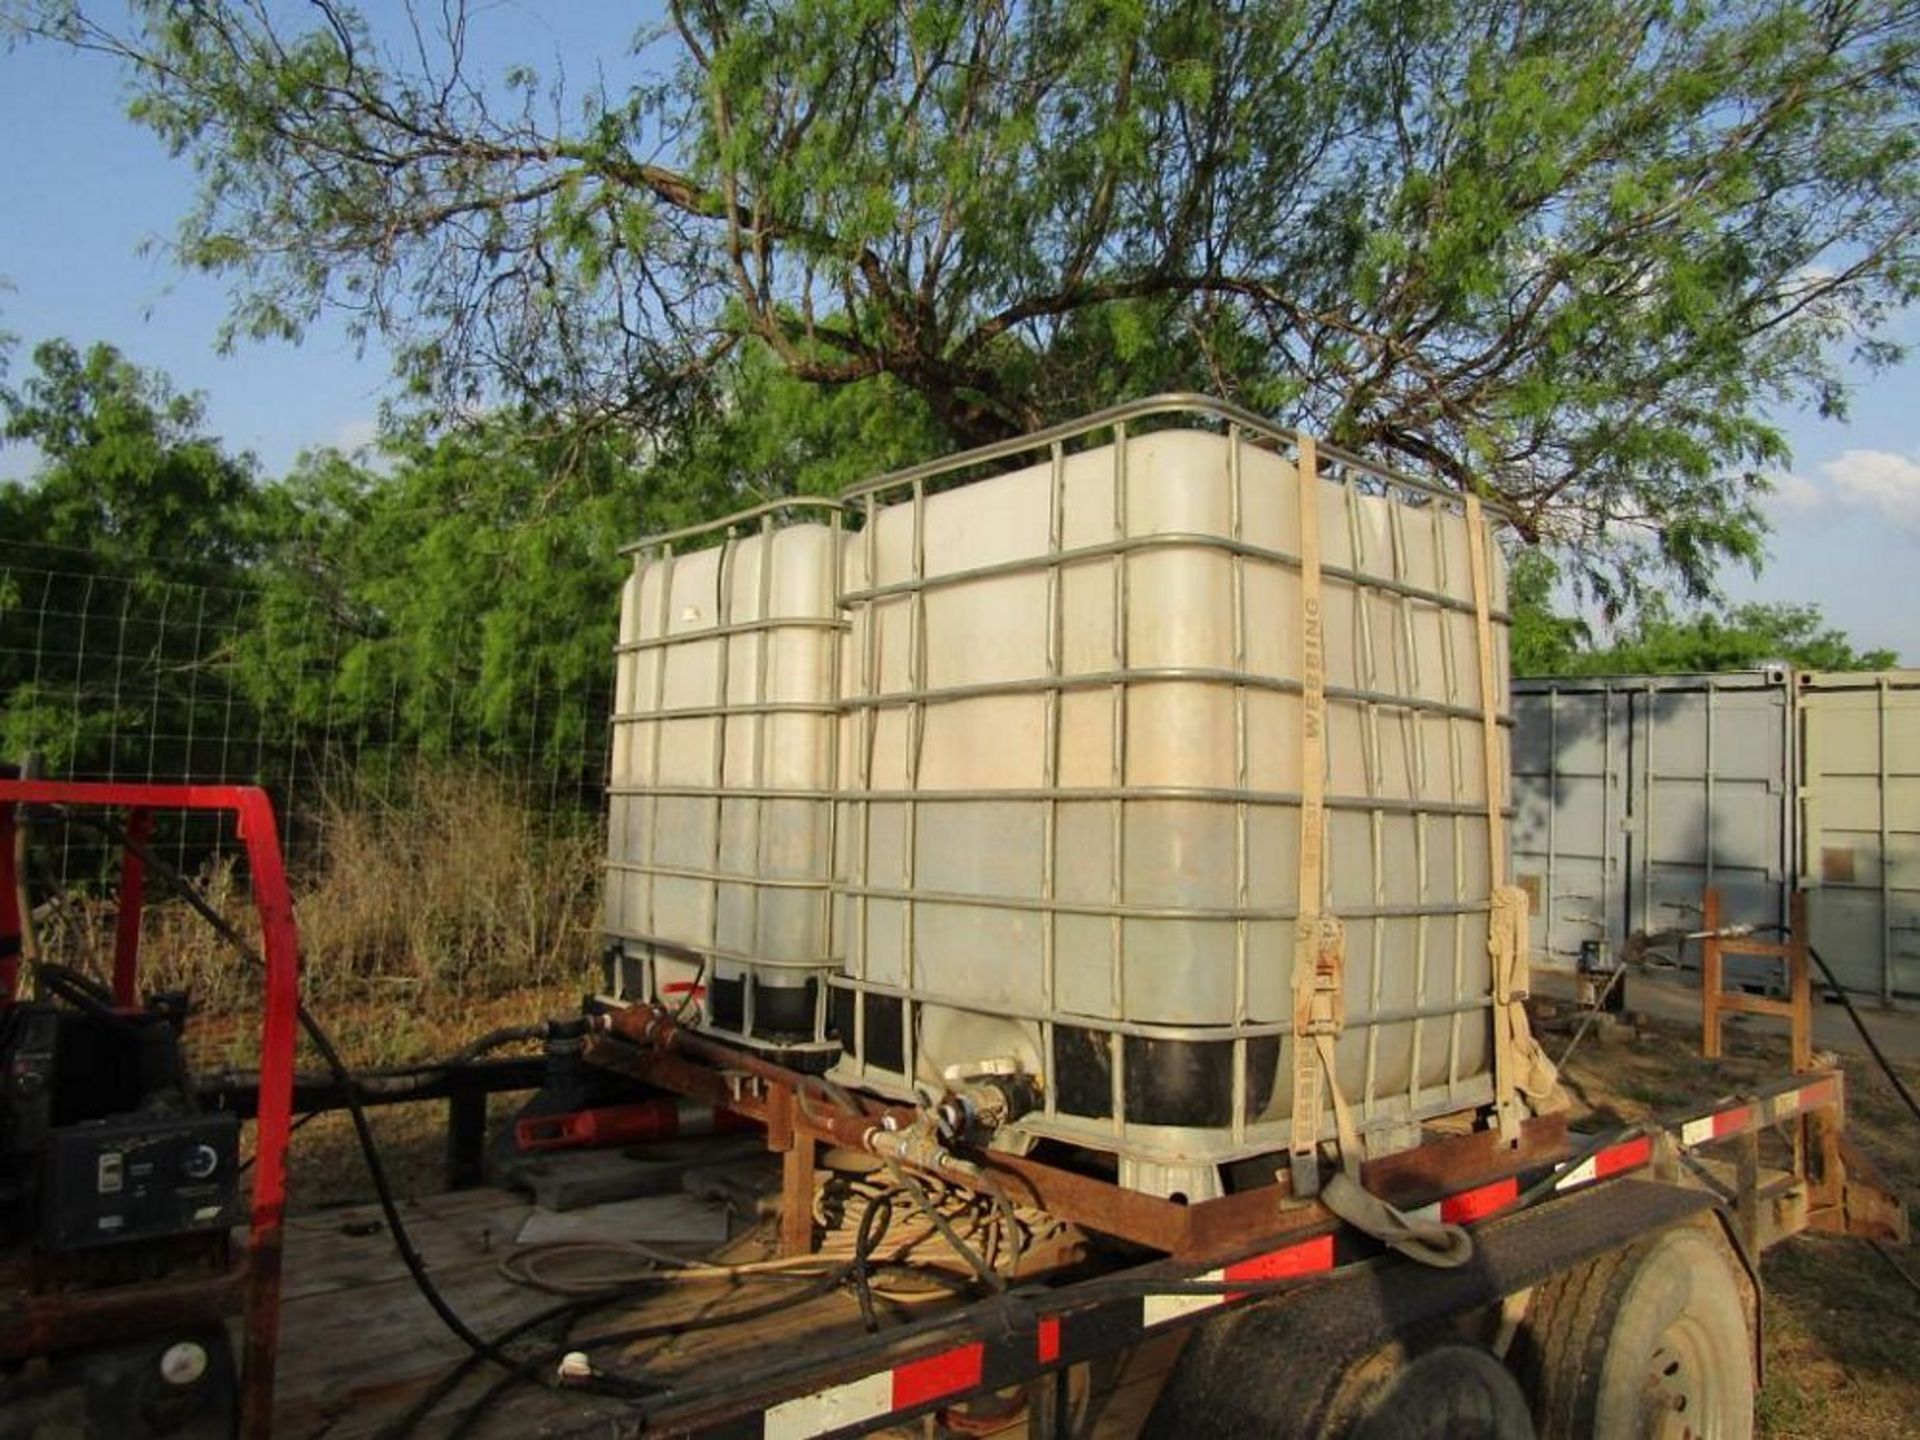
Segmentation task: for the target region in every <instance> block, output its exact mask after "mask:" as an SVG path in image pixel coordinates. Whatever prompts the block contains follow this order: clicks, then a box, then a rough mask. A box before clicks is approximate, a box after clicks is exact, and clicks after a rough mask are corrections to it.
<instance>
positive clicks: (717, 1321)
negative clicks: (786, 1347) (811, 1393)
mask: <svg viewBox="0 0 1920 1440" xmlns="http://www.w3.org/2000/svg"><path fill="white" fill-rule="evenodd" d="M849 1268H850V1267H849V1266H846V1265H841V1266H837V1267H836V1268H834V1269H833V1270H830V1271H827V1272H825V1273H824V1274H822V1275H820V1276H818V1277H817V1278H816V1279H815V1280H814V1281H813V1283H812V1284H810V1285H807V1286H806V1287H805V1288H804V1289H802V1290H801V1291H799V1293H797V1294H789V1295H782V1296H781V1297H780V1298H779V1299H777V1300H770V1301H767V1302H766V1303H764V1304H760V1305H745V1306H742V1307H740V1308H739V1309H737V1310H728V1311H725V1312H724V1313H721V1314H717V1315H696V1316H693V1317H691V1318H689V1319H682V1320H670V1321H661V1322H656V1323H654V1324H651V1325H632V1326H628V1327H626V1328H625V1329H621V1330H610V1331H608V1332H607V1333H605V1334H603V1335H595V1336H594V1337H593V1338H592V1339H590V1340H586V1341H582V1342H580V1343H578V1344H573V1343H568V1344H562V1345H558V1346H554V1347H551V1348H549V1349H546V1350H540V1351H536V1352H534V1353H533V1354H531V1355H528V1356H526V1357H525V1358H524V1359H522V1360H520V1361H519V1362H518V1363H517V1364H516V1365H515V1366H514V1367H513V1369H512V1370H511V1371H510V1372H509V1373H507V1374H505V1375H502V1376H501V1377H500V1378H499V1379H498V1380H496V1381H495V1382H494V1383H493V1385H492V1386H491V1387H490V1388H489V1389H488V1390H487V1391H486V1392H485V1393H484V1394H482V1395H481V1396H480V1397H479V1399H477V1400H476V1401H475V1402H474V1403H473V1404H472V1405H471V1406H470V1407H468V1409H467V1411H466V1413H465V1414H463V1415H462V1416H461V1417H460V1419H459V1420H458V1421H457V1422H456V1424H455V1425H454V1428H453V1429H452V1430H451V1431H450V1432H448V1435H447V1440H463V1437H465V1436H468V1435H471V1434H472V1433H473V1430H474V1427H475V1426H476V1425H478V1424H479V1423H480V1422H481V1420H482V1419H483V1418H484V1417H485V1416H486V1414H487V1412H488V1411H489V1410H490V1409H491V1408H492V1407H493V1405H494V1404H495V1403H496V1402H497V1401H498V1400H499V1398H500V1396H501V1395H503V1394H505V1393H506V1391H507V1389H508V1387H509V1386H511V1385H513V1384H515V1383H516V1382H520V1383H529V1384H534V1385H539V1386H541V1388H543V1389H551V1390H556V1391H557V1392H558V1393H562V1394H564V1393H565V1390H566V1389H577V1388H584V1387H582V1386H581V1385H580V1382H577V1381H576V1382H573V1383H571V1384H570V1385H568V1386H567V1387H565V1388H562V1387H559V1386H555V1385H550V1384H548V1383H547V1382H545V1381H543V1380H541V1379H540V1378H539V1371H540V1370H541V1369H543V1368H546V1367H550V1366H552V1365H554V1364H556V1363H557V1362H558V1361H559V1360H560V1359H561V1358H562V1357H563V1356H565V1355H567V1354H570V1353H571V1352H573V1351H575V1350H579V1351H582V1352H584V1353H587V1354H591V1353H592V1352H593V1351H596V1350H609V1349H612V1348H613V1347H614V1346H617V1345H630V1344H632V1343H634V1342H635V1341H637V1340H655V1339H660V1338H662V1337H665V1336H670V1335H684V1334H687V1333H689V1332H691V1331H694V1330H712V1329H716V1328H717V1327H719V1326H722V1325H731V1324H736V1323H738V1322H740V1321H743V1320H757V1319H759V1318H761V1317H762V1316H765V1315H775V1314H778V1313H779V1312H780V1311H782V1310H785V1309H787V1308H789V1307H790V1306H793V1305H797V1304H800V1303H802V1302H804V1301H807V1300H812V1299H816V1298H817V1297H819V1296H821V1295H825V1294H827V1293H828V1292H830V1291H831V1290H833V1289H834V1288H835V1287H836V1286H838V1285H839V1284H840V1283H841V1282H842V1281H843V1280H845V1279H846V1277H847V1272H848V1270H849ZM607 1299H608V1297H604V1296H602V1297H592V1298H591V1299H589V1300H587V1301H574V1302H572V1305H571V1307H569V1308H575V1309H580V1308H585V1307H587V1306H591V1305H598V1304H605V1303H606V1302H607ZM894 1333H895V1332H892V1331H889V1332H888V1337H889V1339H891V1337H892V1335H893V1334H894ZM595 1379H596V1380H597V1381H599V1382H601V1384H602V1385H603V1386H605V1387H606V1388H604V1389H602V1390H601V1391H600V1392H599V1393H601V1394H607V1393H610V1392H611V1393H616V1394H624V1397H625V1398H629V1399H638V1398H641V1397H643V1396H644V1397H647V1398H652V1397H654V1396H657V1395H658V1394H660V1393H661V1392H660V1391H659V1389H658V1387H654V1386H648V1385H646V1384H645V1383H644V1382H642V1381H638V1380H631V1379H628V1378H626V1377H624V1376H618V1375H609V1374H605V1373H596V1375H595ZM726 1388H727V1389H736V1388H738V1384H737V1381H736V1380H734V1379H732V1378H729V1380H728V1381H727V1384H726ZM409 1428H410V1427H409ZM405 1433H407V1432H406V1431H401V1432H399V1434H402V1435H404V1434H405ZM383 1440H387V1437H383Z"/></svg>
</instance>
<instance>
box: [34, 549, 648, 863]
mask: <svg viewBox="0 0 1920 1440" xmlns="http://www.w3.org/2000/svg"><path fill="white" fill-rule="evenodd" d="M608 603H609V618H611V609H612V606H613V603H614V601H613V597H612V596H611V595H610V596H609V599H608ZM448 623H449V626H451V627H455V628H456V629H457V628H458V627H460V626H463V625H467V624H474V623H477V622H475V621H473V620H472V619H471V617H457V616H456V617H449V622H448ZM454 640H455V643H451V644H447V645H443V646H441V647H439V652H440V654H441V655H442V656H443V657H444V656H445V655H446V654H448V653H452V654H456V655H457V654H460V653H461V652H462V648H463V647H462V645H461V644H460V643H458V637H457V636H456V637H454ZM386 643H388V642H387V641H385V640H384V639H383V637H381V636H379V635H377V634H370V633H368V630H367V628H366V626H365V625H364V623H362V622H358V621H356V620H354V619H352V618H349V617H344V616H337V615H334V614H332V613H330V611H329V607H328V606H327V605H326V603H325V602H324V601H323V600H321V599H318V598H304V599H302V598H292V599H290V598H289V596H288V594H286V593H284V592H283V593H277V594H276V593H272V592H270V591H269V590H267V589H265V588H254V587H250V586H247V585H235V584H230V583H212V582H209V581H207V580H205V579H204V578H202V577H200V576H197V575H195V574H194V573H193V571H192V569H191V568H190V567H184V566H172V567H167V566H152V565H147V564H142V565H141V566H140V567H139V570H138V573H129V572H128V571H127V570H124V569H116V568H114V567H113V566H111V565H109V564H105V563H102V562H101V561H100V560H99V559H98V558H97V557H95V556H94V555H91V554H89V553H87V552H82V551H67V550H59V549H57V548H54V547H48V546H44V545H33V546H28V545H23V544H20V543H17V542H14V541H9V540H6V539H4V538H0V761H6V762H10V763H15V764H18V763H22V762H24V761H27V760H29V758H31V760H32V762H33V763H35V764H37V765H38V766H39V768H40V770H41V771H42V773H44V774H46V775H47V776H49V777H50V778H62V779H77V780H112V781H147V782H194V783H205V784H212V783H239V784H253V785H260V786H263V787H265V788H266V789H267V791H268V792H269V793H270V794H271V796H272V797H273V800H274V803H275V808H276V811H277V813H278V815H279V817H280V821H281V828H282V832H283V844H284V846H285V848H286V851H287V854H288V858H289V863H290V865H291V867H292V868H293V870H294V872H295V874H296V876H298V875H299V874H301V873H302V872H303V871H310V870H311V869H312V867H313V866H314V865H315V864H316V862H317V861H318V860H319V858H320V857H321V855H322V853H323V851H324V846H325V844H326V837H327V828H328V823H329V816H330V815H333V814H336V813H337V812H338V809H339V807H341V806H344V805H357V806H360V807H363V808H364V807H368V806H372V807H382V806H393V805H399V804H402V803H404V802H405V800H406V798H407V795H408V793H409V791H410V788H411V787H412V786H414V785H415V784H416V783H417V782H418V780H419V777H420V776H421V775H423V774H426V773H432V774H434V775H435V776H437V777H439V778H440V780H441V782H442V783H443V784H444V780H445V777H446V776H447V775H449V774H451V775H457V776H461V777H465V778H466V779H467V780H468V781H470V782H471V783H473V784H475V785H485V786H488V787H492V788H494V789H496V790H498V789H500V788H505V789H506V790H508V791H510V792H511V793H512V794H513V795H514V796H515V797H516V798H517V800H518V802H519V803H518V805H517V806H516V807H514V808H515V811H516V813H517V814H518V815H520V816H521V817H523V820H522V823H525V824H527V825H528V826H531V827H536V828H549V829H552V828H558V827H567V828H568V829H569V830H570V831H573V832H577V830H578V828H579V827H580V826H581V825H583V824H585V823H588V822H589V820H590V818H591V817H592V816H593V815H595V814H596V813H597V812H598V809H599V806H600V804H601V791H602V787H603V785H604V781H605V769H606V744H607V741H606V717H607V716H608V714H609V711H610V701H611V695H610V687H611V683H612V656H611V653H610V647H609V654H608V656H607V664H606V667H605V673H604V674H599V673H596V674H593V675H590V676H587V677H584V678H581V679H576V680H572V681H568V682H563V681H561V680H560V679H558V678H556V677H553V676H551V675H548V674H544V673H542V671H541V669H540V666H539V663H538V661H537V659H534V660H530V661H529V662H528V663H527V664H525V665H522V666H520V667H519V668H518V669H517V670H516V672H515V673H513V674H512V675H511V676H510V677H508V680H507V682H506V683H505V684H504V685H503V683H502V681H501V679H500V677H499V676H498V675H493V676H488V675H486V674H484V673H483V669H482V664H481V660H480V654H481V647H480V645H479V644H478V642H477V639H476V642H475V643H474V645H473V646H472V647H471V653H472V654H473V656H474V659H473V662H472V663H471V664H462V663H454V664H452V665H449V664H447V663H445V662H444V659H443V660H442V662H441V663H440V664H438V665H437V666H435V667H433V669H432V670H431V671H430V672H429V673H424V674H423V673H421V672H420V671H419V670H418V669H410V668H409V666H408V665H407V664H405V663H403V662H404V658H405V657H404V656H402V657H399V660H400V662H401V663H396V659H395V657H394V656H393V655H391V654H387V653H384V652H383V651H382V648H381V647H382V646H383V644H386ZM496 813H497V812H496ZM156 821H157V829H156V833H155V838H154V842H153V843H154V846H155V848H156V850H157V851H158V852H159V853H160V854H161V855H163V856H164V857H166V858H168V859H170V860H171V861H172V863H174V864H175V865H176V866H178V867H180V868H181V869H183V870H185V871H188V872H195V871H200V870H203V869H204V868H206V867H207V866H209V865H210V864H216V863H218V862H220V861H223V860H227V861H235V862H237V861H238V859H239V855H240V852H239V848H238V846H237V843H236V837H234V836H233V835H232V834H231V833H229V830H228V828H227V822H226V821H225V820H224V819H223V818H222V817H217V816H210V815H178V814H167V815H159V816H156ZM33 851H34V855H35V859H36V863H37V864H38V865H39V866H40V867H41V871H42V873H43V875H45V876H46V877H47V878H49V879H57V880H58V881H59V882H60V883H61V884H63V885H65V886H67V887H69V888H75V887H79V888H85V887H89V886H93V885H96V884H98V883H100V882H101V881H102V880H103V879H104V878H105V876H106V873H107V866H108V865H109V864H110V863H117V856H118V851H117V848H116V847H114V846H112V845H111V844H109V843H108V842H106V841H105V840H104V839H103V838H102V837H101V836H100V835H99V834H98V833H97V832H95V831H93V830H90V829H88V828H86V827H85V826H84V825H82V824H79V823H77V822H75V821H73V820H71V819H63V818H60V817H49V816H41V817H38V818H37V819H36V821H35V826H34V844H33Z"/></svg>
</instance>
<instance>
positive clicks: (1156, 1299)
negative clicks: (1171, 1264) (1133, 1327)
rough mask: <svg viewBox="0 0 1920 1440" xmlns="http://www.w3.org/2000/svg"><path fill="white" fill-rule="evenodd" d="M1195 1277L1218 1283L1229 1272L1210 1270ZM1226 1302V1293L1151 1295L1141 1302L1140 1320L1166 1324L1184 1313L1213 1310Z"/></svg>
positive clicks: (1145, 1322)
mask: <svg viewBox="0 0 1920 1440" xmlns="http://www.w3.org/2000/svg"><path fill="white" fill-rule="evenodd" d="M1193 1278H1194V1279H1196V1280H1205V1281H1207V1282H1208V1283H1210V1284H1216V1285H1217V1284H1219V1283H1220V1282H1221V1281H1222V1280H1225V1279H1226V1278H1227V1272H1226V1271H1224V1270H1209V1271H1207V1273H1206V1274H1204V1275H1196V1276H1194V1277H1193ZM1226 1303H1227V1297H1226V1296H1224V1295H1149V1296H1147V1297H1146V1299H1145V1300H1144V1301H1143V1302H1142V1303H1141V1306H1140V1320H1141V1323H1142V1324H1143V1325H1164V1324H1166V1323H1167V1321H1169V1320H1178V1319H1179V1318H1180V1317H1181V1316H1182V1315H1192V1314H1194V1313H1195V1312H1196V1311H1200V1310H1211V1309H1212V1308H1213V1307H1214V1306H1216V1305H1224V1304H1226Z"/></svg>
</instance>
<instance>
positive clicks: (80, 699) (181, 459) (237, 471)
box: [0, 341, 262, 774]
mask: <svg viewBox="0 0 1920 1440" xmlns="http://www.w3.org/2000/svg"><path fill="white" fill-rule="evenodd" d="M32 358H33V365H34V371H33V373H32V374H31V375H29V376H28V378H27V379H26V380H25V381H24V382H23V383H22V384H21V386H20V387H19V388H18V389H17V390H13V389H7V388H0V420H3V421H4V425H3V426H0V435H4V437H5V438H6V439H7V440H9V441H14V442H22V443H28V444H31V445H33V446H35V447H36V448H37V449H38V451H39V454H40V459H41V463H40V466H39V469H38V471H37V473H36V474H35V475H34V477H33V478H32V479H31V480H30V481H27V482H19V481H10V482H7V483H5V484H0V755H4V756H6V757H8V758H17V757H19V756H22V755H26V754H31V753H37V754H40V755H42V756H43V757H45V760H46V762H47V764H48V765H49V767H50V768H51V769H53V770H54V771H56V772H58V773H62V774H101V773H105V772H107V771H109V770H111V769H114V768H116V767H117V766H118V765H120V764H123V763H124V764H126V765H128V766H130V767H132V768H134V769H138V770H148V771H149V772H150V770H151V762H152V761H153V760H154V758H155V757H154V755H153V754H152V749H153V747H154V746H155V745H156V744H159V743H162V742H159V741H157V740H155V739H154V738H153V737H166V739H165V741H164V744H165V745H166V746H167V747H168V748H169V751H170V753H169V755H168V757H167V759H168V763H170V764H173V765H177V766H180V767H181V768H182V769H185V768H188V761H189V757H190V755H191V752H192V751H193V746H194V736H195V731H194V727H193V725H192V724H191V722H190V720H189V718H188V717H189V715H190V714H191V712H193V711H194V710H195V709H196V708H197V707H198V706H200V705H203V704H214V703H217V698H216V697H218V696H219V695H220V694H221V691H220V689H219V683H220V682H219V680H218V679H217V677H216V676H215V675H214V674H213V673H212V669H213V667H211V666H210V664H209V663H208V662H209V661H210V659H211V656H212V652H213V651H214V650H216V649H217V648H218V644H219V637H221V636H222V635H224V634H225V633H226V632H227V631H228V630H229V629H230V628H231V627H232V626H233V625H234V624H235V623H236V620H237V617H238V616H239V614H240V613H241V612H242V610H243V609H244V608H245V604H246V601H247V596H246V594H245V592H244V591H243V590H242V589H240V588H238V587H240V586H242V585H243V584H244V580H245V575H246V567H247V566H248V565H249V564H250V563H251V561H252V560H253V559H254V558H255V557H256V556H257V554H258V553H259V546H260V542H261V538H262V532H261V520H262V516H261V512H260V509H259V503H258V502H259V499H260V496H259V492H258V490H257V489H256V487H255V484H254V480H253V467H252V463H251V461H250V460H247V459H245V458H241V459H235V458H233V457H231V456H229V455H227V454H226V453H225V452H224V451H223V450H222V449H221V447H220V445H219V443H218V442H217V441H215V440H213V439H211V438H209V437H207V436H206V435H204V434H202V433H201V430H200V424H201V412H200V407H199V404H198V403H197V402H196V401H195V400H194V399H192V398H191V397H188V396H182V395H178V394H175V393H174V392H173V390H172V388H171V387H170V386H169V385H168V384H167V383H166V381H165V380H164V379H162V378H160V377H158V376H155V375H152V374H150V373H147V372H143V371H141V370H140V369H138V368H137V367H135V366H134V365H132V364H130V363H129V362H128V361H127V360H126V359H125V358H124V357H123V356H121V355H120V353H119V352H118V351H116V350H115V349H114V348H113V347H112V346H109V345H95V346H93V347H92V348H91V349H89V350H87V351H86V352H84V353H82V352H81V351H79V350H77V349H76V348H75V347H73V346H72V345H69V344H67V343H66V342H64V341H49V342H47V343H45V344H42V345H40V346H38V347H37V348H36V349H35V351H34V353H33V357H32ZM129 737H147V738H146V739H144V740H133V739H130V738H129ZM142 746H143V747H145V749H144V753H140V754H135V753H133V752H134V749H135V748H136V747H142Z"/></svg>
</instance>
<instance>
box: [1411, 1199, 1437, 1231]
mask: <svg viewBox="0 0 1920 1440" xmlns="http://www.w3.org/2000/svg"><path fill="white" fill-rule="evenodd" d="M1442 1203H1443V1202H1441V1201H1439V1200H1436V1201H1434V1202H1433V1203H1432V1204H1431V1205H1422V1206H1421V1207H1420V1208H1419V1209H1418V1210H1409V1211H1407V1212H1406V1216H1407V1218H1408V1219H1409V1220H1422V1221H1425V1222H1426V1223H1427V1224H1429V1225H1438V1224H1439V1223H1440V1222H1441V1218H1442V1217H1441V1214H1440V1206H1441V1204H1442Z"/></svg>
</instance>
